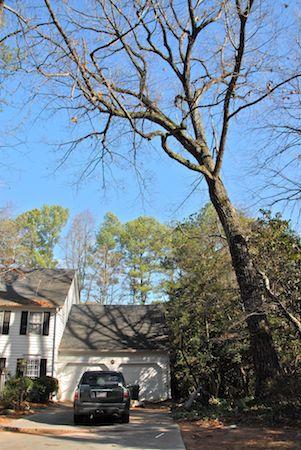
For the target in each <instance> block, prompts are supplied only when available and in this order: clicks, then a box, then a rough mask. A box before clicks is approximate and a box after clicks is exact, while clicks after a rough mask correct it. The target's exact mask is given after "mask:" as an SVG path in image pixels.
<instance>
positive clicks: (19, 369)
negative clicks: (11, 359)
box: [16, 358, 24, 377]
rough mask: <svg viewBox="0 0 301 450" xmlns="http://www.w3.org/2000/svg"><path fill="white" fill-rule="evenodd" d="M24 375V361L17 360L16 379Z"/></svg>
mask: <svg viewBox="0 0 301 450" xmlns="http://www.w3.org/2000/svg"><path fill="white" fill-rule="evenodd" d="M23 375H24V359H20V358H19V359H17V369H16V376H17V377H23Z"/></svg>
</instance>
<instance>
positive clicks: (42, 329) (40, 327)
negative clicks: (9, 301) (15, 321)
mask: <svg viewBox="0 0 301 450" xmlns="http://www.w3.org/2000/svg"><path fill="white" fill-rule="evenodd" d="M49 323H50V312H48V311H47V312H44V313H43V312H28V311H22V315H21V324H20V334H24V335H25V334H43V336H48V335H49Z"/></svg>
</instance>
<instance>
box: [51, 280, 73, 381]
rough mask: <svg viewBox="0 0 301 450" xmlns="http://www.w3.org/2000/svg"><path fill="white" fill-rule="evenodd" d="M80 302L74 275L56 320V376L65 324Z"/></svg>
mask: <svg viewBox="0 0 301 450" xmlns="http://www.w3.org/2000/svg"><path fill="white" fill-rule="evenodd" d="M78 303H79V296H78V289H77V278H76V276H75V277H74V279H73V281H72V284H71V286H70V289H69V292H68V295H67V297H66V301H65V303H64V305H63V307H62V308H60V309H59V310H58V312H57V316H56V322H55V340H54V352H53V359H54V364H53V366H54V375H53V376H54V377H57V360H58V349H59V346H60V343H61V340H62V337H63V333H64V330H65V326H66V323H67V320H68V316H69V313H70V310H71V307H72V305H75V304H78Z"/></svg>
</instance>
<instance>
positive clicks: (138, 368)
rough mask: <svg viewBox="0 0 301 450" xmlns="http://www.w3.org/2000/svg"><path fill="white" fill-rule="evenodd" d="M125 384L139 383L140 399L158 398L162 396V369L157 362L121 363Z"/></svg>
mask: <svg viewBox="0 0 301 450" xmlns="http://www.w3.org/2000/svg"><path fill="white" fill-rule="evenodd" d="M119 370H120V371H121V372H122V373H123V375H124V378H125V380H126V383H127V384H139V386H140V392H139V396H140V399H141V400H159V399H160V398H162V397H163V396H164V386H163V382H162V370H161V368H160V367H159V366H158V365H157V364H146V363H141V364H128V363H127V364H121V365H120V366H119Z"/></svg>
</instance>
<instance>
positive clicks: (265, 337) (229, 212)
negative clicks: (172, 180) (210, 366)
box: [207, 179, 280, 396]
mask: <svg viewBox="0 0 301 450" xmlns="http://www.w3.org/2000/svg"><path fill="white" fill-rule="evenodd" d="M207 182H208V185H209V193H210V198H211V201H212V203H213V205H214V207H215V209H216V211H217V214H218V216H219V218H220V221H221V223H222V226H223V229H224V231H225V233H226V236H227V240H228V244H229V249H230V253H231V257H232V265H233V268H234V271H235V274H236V278H237V282H238V285H239V289H240V294H241V299H242V302H243V305H244V309H245V313H246V322H247V326H248V330H249V333H250V343H251V352H252V356H253V362H254V367H255V374H256V389H255V395H256V396H260V393H261V391H262V383H263V382H264V381H265V380H266V379H268V378H273V377H275V375H277V373H279V371H280V365H279V361H278V356H277V353H276V350H275V347H274V344H273V340H272V336H271V332H270V328H269V324H268V320H267V316H266V312H265V309H264V296H265V288H264V284H263V280H262V277H261V276H260V274H259V272H258V271H257V270H256V267H255V266H254V262H253V260H252V257H251V255H250V253H249V249H248V245H247V241H246V239H245V237H244V236H243V231H242V229H241V225H240V221H239V217H238V214H237V212H236V211H235V208H234V207H233V206H232V204H231V202H230V199H229V197H228V195H227V192H226V189H225V187H224V185H223V183H222V182H221V180H220V179H215V180H207Z"/></svg>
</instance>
